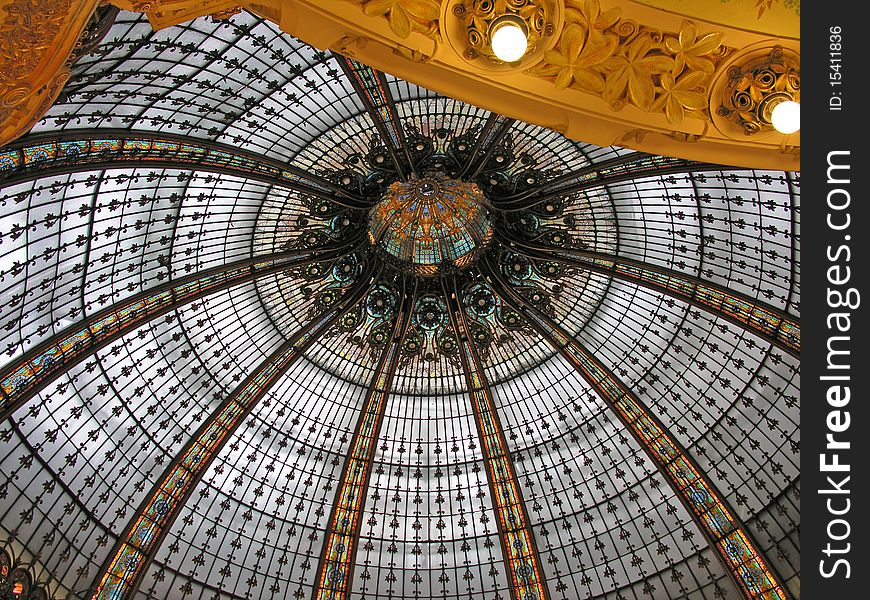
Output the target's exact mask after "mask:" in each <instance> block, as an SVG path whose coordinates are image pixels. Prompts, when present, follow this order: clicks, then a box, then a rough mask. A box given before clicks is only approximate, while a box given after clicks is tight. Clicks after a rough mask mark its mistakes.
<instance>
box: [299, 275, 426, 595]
mask: <svg viewBox="0 0 870 600" xmlns="http://www.w3.org/2000/svg"><path fill="white" fill-rule="evenodd" d="M411 285H414V284H413V283H411ZM402 297H403V299H402V303H401V310H400V311H399V312H398V313H397V314H396V316H395V318H394V319H393V323H392V327H391V328H390V335H389V338H388V340H387V341H386V342H385V343H384V347H383V351H382V352H381V356H380V358H379V359H378V364H377V368H376V370H375V374H374V378H373V380H372V382H371V385H370V386H369V390H368V392H367V394H366V398H365V401H364V402H363V406H362V409H361V410H360V415H359V418H358V419H357V422H356V427H355V428H354V432H353V437H352V438H351V441H350V450H349V451H348V454H347V459H346V460H345V464H344V468H343V470H342V474H341V479H340V482H339V485H338V489H337V490H336V492H335V500H334V501H333V503H332V512H331V514H330V516H329V525H328V528H327V530H326V539H325V540H324V542H323V551H322V552H321V554H320V560H319V562H318V568H317V579H316V580H315V581H316V587H315V589H314V598H315V600H345V599H346V598H349V597H350V593H351V589H350V586H351V584H352V582H353V570H354V559H355V557H356V550H357V545H358V541H359V532H360V527H361V526H362V512H363V508H364V504H365V499H366V491H367V489H368V484H369V478H370V477H371V468H372V460H373V458H374V454H375V450H376V449H377V441H378V434H379V432H380V429H381V424H382V423H383V420H384V411H385V409H386V406H387V403H388V401H389V394H390V386H391V384H392V381H393V376H394V375H395V372H396V367H397V365H398V363H399V357H400V355H401V351H402V345H403V342H404V339H405V333H406V331H407V330H408V325H409V324H410V322H411V313H412V311H413V309H414V300H415V298H416V292H415V290H414V289H409V288H407V287H406V285H403V290H402Z"/></svg>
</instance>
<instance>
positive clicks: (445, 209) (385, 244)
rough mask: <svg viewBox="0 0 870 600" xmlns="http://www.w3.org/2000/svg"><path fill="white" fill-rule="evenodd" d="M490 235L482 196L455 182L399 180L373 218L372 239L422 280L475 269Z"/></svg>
mask: <svg viewBox="0 0 870 600" xmlns="http://www.w3.org/2000/svg"><path fill="white" fill-rule="evenodd" d="M492 232H493V228H492V221H491V215H490V212H489V209H487V208H486V206H485V200H484V197H483V192H481V191H480V188H479V187H478V186H477V184H475V183H467V182H463V181H457V180H453V179H446V178H444V179H435V178H427V179H421V180H417V179H412V180H410V181H408V182H400V181H397V182H395V183H393V184H392V185H390V188H389V190H388V191H387V193H386V195H385V196H384V199H383V200H381V201H380V202H378V204H376V205H375V207H374V208H373V209H372V211H371V213H370V214H369V229H368V235H369V241H371V243H372V244H373V245H375V246H379V247H380V248H381V249H382V250H383V251H385V252H386V253H387V254H388V255H390V257H392V258H393V259H394V260H396V262H397V263H398V264H399V265H401V266H402V267H403V268H405V269H407V270H409V271H410V272H412V273H415V274H417V275H422V276H428V275H436V274H438V273H443V272H444V271H446V270H449V269H450V268H454V269H455V268H459V269H461V268H464V267H467V266H469V265H471V264H472V263H473V262H474V261H475V260H476V259H477V257H478V256H479V255H480V253H481V252H482V251H483V250H484V249H485V248H486V247H487V245H489V242H490V240H491V239H492Z"/></svg>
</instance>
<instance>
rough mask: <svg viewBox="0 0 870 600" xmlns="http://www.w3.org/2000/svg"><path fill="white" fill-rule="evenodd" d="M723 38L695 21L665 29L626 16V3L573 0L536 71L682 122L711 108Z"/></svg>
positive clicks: (616, 103)
mask: <svg viewBox="0 0 870 600" xmlns="http://www.w3.org/2000/svg"><path fill="white" fill-rule="evenodd" d="M722 40H723V36H722V34H721V33H718V32H713V33H706V34H703V35H700V34H699V33H698V31H697V28H696V27H695V25H694V23H692V22H690V21H684V22H683V24H682V27H681V29H680V31H679V33H676V34H674V33H663V32H661V31H658V30H654V29H650V28H647V27H643V26H639V25H638V24H637V23H634V22H633V21H630V20H627V19H623V18H622V16H621V9H620V8H611V9H609V10H606V11H604V12H602V10H601V3H600V2H599V1H598V0H567V2H566V10H565V27H564V29H563V30H562V35H561V37H560V38H559V40H558V42H557V43H556V45H555V47H554V48H553V49H552V50H550V51H548V52H547V53H546V54H545V55H544V60H543V62H542V63H540V64H539V65H536V66H535V67H533V68H531V69H530V70H529V71H528V72H529V74H531V75H535V76H538V77H543V78H546V79H549V80H551V81H552V82H553V84H554V85H555V86H556V88H557V89H566V88H572V89H577V90H582V91H584V92H588V93H593V94H596V95H598V96H600V97H601V98H603V99H604V100H606V101H607V102H608V103H609V104H610V105H611V107H612V108H613V109H614V110H619V109H621V108H622V107H623V106H625V105H626V104H633V105H635V106H637V107H638V108H640V109H642V110H645V111H650V112H659V113H661V112H663V113H665V115H666V116H667V118H668V121H670V122H671V123H673V124H678V123H680V122H682V120H683V119H684V118H685V117H686V115H687V114H692V113H696V114H698V113H700V111H703V110H705V109H706V107H707V101H706V96H707V87H708V85H709V83H710V79H711V76H712V74H713V72H714V71H715V69H716V66H717V64H718V63H719V62H721V60H722V58H723V56H724V55H725V52H726V48H725V47H724V46H723V45H722Z"/></svg>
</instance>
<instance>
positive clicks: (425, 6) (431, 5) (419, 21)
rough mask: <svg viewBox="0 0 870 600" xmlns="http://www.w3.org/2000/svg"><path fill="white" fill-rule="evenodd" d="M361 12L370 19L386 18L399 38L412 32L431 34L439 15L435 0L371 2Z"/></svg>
mask: <svg viewBox="0 0 870 600" xmlns="http://www.w3.org/2000/svg"><path fill="white" fill-rule="evenodd" d="M363 11H364V12H365V14H367V15H368V16H370V17H386V19H387V22H388V23H389V24H390V29H392V30H393V33H395V34H396V35H397V36H399V37H400V38H406V37H408V36H409V35H411V32H412V31H417V32H420V33H425V34H427V35H428V34H431V33H432V32H434V31H435V30H436V29H437V21H438V18H439V16H440V14H441V8H440V6H439V3H438V2H437V1H436V0H371V1H370V2H367V3H366V4H365V6H364V7H363Z"/></svg>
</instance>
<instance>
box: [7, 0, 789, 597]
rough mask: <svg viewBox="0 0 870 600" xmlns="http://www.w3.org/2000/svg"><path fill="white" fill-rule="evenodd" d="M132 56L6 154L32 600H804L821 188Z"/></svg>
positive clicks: (174, 39) (338, 67)
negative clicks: (808, 280)
mask: <svg viewBox="0 0 870 600" xmlns="http://www.w3.org/2000/svg"><path fill="white" fill-rule="evenodd" d="M107 30H108V33H107V35H106V36H105V38H104V39H103V40H102V42H101V43H99V44H98V45H96V46H95V47H94V48H95V50H94V51H93V53H91V54H90V55H87V56H84V57H83V58H81V60H80V61H79V62H77V63H76V64H75V65H74V66H73V70H72V76H71V79H70V81H69V82H68V84H67V85H66V87H65V88H64V91H63V94H62V96H61V97H60V98H59V100H58V101H57V102H56V103H55V104H54V105H53V106H52V107H51V108H50V109H49V111H48V113H47V114H46V116H45V118H44V119H42V121H40V122H39V123H38V124H37V126H36V127H35V128H34V130H33V131H31V132H30V133H28V134H27V135H26V136H24V137H23V138H21V139H20V140H18V141H16V142H15V143H13V144H11V145H10V146H8V147H4V148H0V166H2V167H3V168H2V170H0V298H2V300H3V301H2V303H0V327H2V328H3V346H2V351H3V352H2V356H0V416H2V420H0V565H5V567H4V568H6V572H8V573H9V574H10V575H9V576H6V579H5V580H4V579H2V578H0V596H2V594H3V593H6V592H7V591H8V589H10V586H14V585H19V584H20V585H21V586H22V589H25V587H26V589H28V590H33V591H32V593H31V595H30V598H31V600H32V599H33V598H36V597H41V596H35V595H34V594H44V597H47V598H55V599H61V598H63V599H69V600H73V599H77V600H78V599H81V598H88V599H91V598H97V599H99V600H108V599H112V600H121V599H123V600H133V599H135V600H155V599H164V598H165V599H171V600H188V599H196V600H244V599H250V598H256V599H268V600H288V599H294V600H296V599H304V600H312V599H324V600H325V599H327V598H333V599H334V598H345V599H348V600H387V599H390V600H400V599H401V600H427V599H431V598H440V599H445V600H447V599H449V600H479V599H484V600H508V599H514V600H515V599H522V600H526V599H530V598H536V599H537V600H578V599H581V598H582V599H587V598H588V599H593V598H594V599H603V600H623V599H624V600H629V599H630V600H646V599H651V600H668V599H681V600H682V599H690V600H721V599H725V600H755V599H758V598H768V599H781V600H785V599H788V598H795V597H799V595H800V564H799V561H798V548H799V543H800V541H799V535H798V532H799V526H800V513H799V498H800V479H799V476H798V474H799V459H800V457H799V447H798V441H799V434H798V423H799V410H800V394H799V386H800V363H799V358H798V357H799V352H800V298H801V289H800V243H799V242H800V176H799V174H798V173H791V172H777V171H765V170H751V169H742V168H734V167H729V166H725V165H715V164H708V163H699V162H696V161H688V160H683V159H679V158H674V157H668V156H654V155H649V154H644V153H641V152H637V151H634V150H631V149H629V148H623V147H619V146H607V147H599V146H595V145H592V144H588V143H584V142H580V141H573V140H570V139H567V138H566V137H565V136H563V135H562V134H560V133H559V132H557V131H553V130H550V129H546V128H544V127H539V126H534V125H531V124H528V123H523V122H519V121H515V120H513V119H511V118H509V117H508V116H505V115H501V114H497V113H494V112H491V111H488V110H484V109H483V108H480V107H476V106H471V105H468V104H465V103H463V102H460V101H457V100H455V99H452V98H449V97H445V96H443V95H441V94H438V93H435V92H433V91H430V90H427V89H425V88H422V87H420V86H417V85H414V84H411V83H409V82H406V81H403V80H401V79H398V78H396V77H393V76H391V75H389V74H385V73H380V72H377V71H374V70H372V69H370V68H368V67H366V66H365V65H362V64H359V63H357V62H355V61H353V60H351V59H349V58H346V57H343V56H340V55H338V54H334V53H331V52H325V51H319V50H317V49H315V48H312V47H310V46H308V45H306V44H305V43H303V42H302V41H300V40H297V39H294V38H292V37H290V36H288V35H286V34H284V33H282V32H281V31H280V29H279V28H278V27H277V26H276V25H274V24H272V23H270V22H268V21H266V20H264V19H261V18H259V17H256V16H254V15H252V14H250V13H248V12H241V13H239V14H236V15H234V16H233V17H232V18H231V19H230V20H229V21H218V22H215V21H213V20H211V19H195V20H192V21H190V22H188V23H186V24H184V25H182V26H174V27H166V28H163V29H160V30H159V31H154V30H153V28H152V27H151V25H150V23H149V22H148V20H147V18H145V17H144V16H141V15H135V14H132V13H127V12H120V13H119V14H118V15H117V17H116V18H115V20H114V22H112V23H111V26H110V27H108V26H107ZM373 241H374V244H373ZM4 586H6V587H4ZM29 593H30V592H29Z"/></svg>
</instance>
